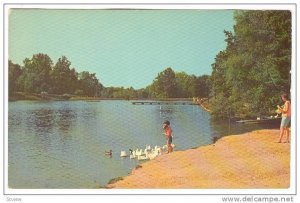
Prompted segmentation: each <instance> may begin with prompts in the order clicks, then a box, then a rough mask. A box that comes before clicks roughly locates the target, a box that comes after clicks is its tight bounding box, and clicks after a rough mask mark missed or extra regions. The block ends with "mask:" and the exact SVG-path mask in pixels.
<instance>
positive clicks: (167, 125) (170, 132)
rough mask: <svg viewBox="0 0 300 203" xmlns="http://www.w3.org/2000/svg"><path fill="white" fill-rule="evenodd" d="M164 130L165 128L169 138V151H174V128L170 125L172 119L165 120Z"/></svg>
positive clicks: (165, 133)
mask: <svg viewBox="0 0 300 203" xmlns="http://www.w3.org/2000/svg"><path fill="white" fill-rule="evenodd" d="M163 130H164V135H165V136H166V138H167V147H168V151H167V153H171V152H173V147H172V145H171V144H172V128H171V126H170V121H165V122H164V123H163Z"/></svg>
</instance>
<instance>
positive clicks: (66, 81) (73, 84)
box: [51, 56, 78, 94]
mask: <svg viewBox="0 0 300 203" xmlns="http://www.w3.org/2000/svg"><path fill="white" fill-rule="evenodd" d="M70 66H71V62H70V61H69V60H68V59H67V57H65V56H62V57H61V58H59V59H58V61H57V63H56V64H55V66H54V68H53V71H52V72H51V79H52V86H51V92H52V93H55V94H65V93H69V94H73V93H74V92H75V90H76V88H77V86H78V73H77V72H76V71H75V69H70Z"/></svg>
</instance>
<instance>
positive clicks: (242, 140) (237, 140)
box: [107, 130, 290, 189]
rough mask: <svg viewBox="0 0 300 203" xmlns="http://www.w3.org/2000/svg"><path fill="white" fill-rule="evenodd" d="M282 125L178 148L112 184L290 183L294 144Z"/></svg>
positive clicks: (211, 186)
mask: <svg viewBox="0 0 300 203" xmlns="http://www.w3.org/2000/svg"><path fill="white" fill-rule="evenodd" d="M278 134H279V130H259V131H254V132H249V133H245V134H242V135H232V136H227V137H223V138H221V139H220V140H218V141H217V142H216V143H215V144H212V145H208V146H203V147H199V148H196V149H189V150H186V151H175V152H173V153H171V154H165V155H162V156H159V157H157V158H156V159H154V160H151V161H148V162H145V163H143V164H141V165H140V166H141V167H138V168H137V169H134V170H133V171H132V173H131V174H130V175H129V176H127V177H123V180H120V181H118V182H116V183H113V184H109V185H107V187H108V188H124V189H126V188H136V189H145V188H155V189H168V188H178V189H200V188H203V189H205V188H207V189H214V188H218V189H220V188H228V189H248V188H249V189H250V188H255V189H258V188H289V186H290V144H289V143H277V140H278Z"/></svg>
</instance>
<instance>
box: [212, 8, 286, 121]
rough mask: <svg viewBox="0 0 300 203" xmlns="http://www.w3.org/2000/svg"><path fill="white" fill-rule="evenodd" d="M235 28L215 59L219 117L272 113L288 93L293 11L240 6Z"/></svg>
mask: <svg viewBox="0 0 300 203" xmlns="http://www.w3.org/2000/svg"><path fill="white" fill-rule="evenodd" d="M234 18H235V21H236V24H235V26H234V33H232V32H229V31H225V36H226V39H225V41H226V42H227V47H226V49H225V50H223V51H221V52H219V53H218V55H217V56H216V58H215V62H214V63H213V64H212V70H213V71H212V75H211V85H212V86H211V90H210V95H211V97H212V98H213V99H212V101H213V102H212V105H211V107H212V115H213V116H214V117H215V118H221V119H222V118H223V119H224V118H228V117H252V116H263V115H270V114H272V113H273V112H274V110H275V109H276V105H277V104H280V103H281V102H282V101H281V100H280V94H281V93H283V92H286V93H289V92H290V84H291V75H290V70H291V12H290V11H279V10H278V11H276V10H274V11H237V12H235V14H234Z"/></svg>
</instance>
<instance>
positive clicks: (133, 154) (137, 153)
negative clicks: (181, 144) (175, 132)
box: [120, 144, 175, 160]
mask: <svg viewBox="0 0 300 203" xmlns="http://www.w3.org/2000/svg"><path fill="white" fill-rule="evenodd" d="M172 147H173V148H174V147H175V145H174V144H172ZM166 150H167V145H164V146H163V147H160V146H157V145H156V146H155V147H153V148H151V146H150V145H146V147H145V149H136V150H132V149H129V151H121V154H120V157H129V158H130V159H137V160H149V159H150V160H151V159H154V158H155V157H157V156H159V155H161V154H163V153H164V152H165V151H166Z"/></svg>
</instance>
